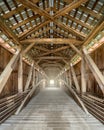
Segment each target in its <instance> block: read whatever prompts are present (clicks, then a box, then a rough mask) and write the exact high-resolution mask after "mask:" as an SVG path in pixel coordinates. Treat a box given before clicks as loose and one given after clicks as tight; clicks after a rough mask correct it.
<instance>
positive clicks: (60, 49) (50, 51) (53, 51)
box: [39, 46, 69, 57]
mask: <svg viewBox="0 0 104 130" xmlns="http://www.w3.org/2000/svg"><path fill="white" fill-rule="evenodd" d="M68 48H69V46H63V47H60V48H57V49H54V50H49V51H48V52H46V53H43V54H41V55H39V57H40V56H46V55H49V54H51V53H55V52H58V51H62V50H65V49H68Z"/></svg>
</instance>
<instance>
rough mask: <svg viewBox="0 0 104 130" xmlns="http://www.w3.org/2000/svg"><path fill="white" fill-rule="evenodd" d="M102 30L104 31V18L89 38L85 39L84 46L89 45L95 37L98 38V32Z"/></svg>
mask: <svg viewBox="0 0 104 130" xmlns="http://www.w3.org/2000/svg"><path fill="white" fill-rule="evenodd" d="M102 29H104V16H103V17H102V19H101V20H100V21H99V22H98V24H97V26H96V27H95V28H94V29H93V30H92V32H91V33H90V34H89V35H88V37H87V38H86V39H85V42H84V44H83V46H85V45H87V44H88V43H89V42H90V41H91V40H92V39H93V38H94V36H96V35H97V34H98V32H100V31H101V30H102Z"/></svg>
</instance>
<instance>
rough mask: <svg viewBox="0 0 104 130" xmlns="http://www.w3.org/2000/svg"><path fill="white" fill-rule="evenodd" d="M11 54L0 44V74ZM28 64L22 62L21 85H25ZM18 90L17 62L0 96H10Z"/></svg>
mask: <svg viewBox="0 0 104 130" xmlns="http://www.w3.org/2000/svg"><path fill="white" fill-rule="evenodd" d="M11 57H12V54H11V53H10V52H8V51H7V50H5V49H4V48H2V47H1V46H0V74H1V73H2V71H3V70H4V68H5V67H6V65H7V63H8V62H9V61H10V59H11ZM29 68H30V66H28V65H27V64H26V63H24V62H23V87H24V86H25V83H26V80H27V76H28V72H29ZM17 92H18V64H17V65H16V67H15V69H14V70H13V72H12V74H11V76H10V77H9V79H8V81H7V83H6V85H5V88H4V90H3V92H2V93H1V94H0V98H3V97H6V96H10V95H12V94H14V93H17Z"/></svg>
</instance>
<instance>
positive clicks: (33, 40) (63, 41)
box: [20, 38, 82, 44]
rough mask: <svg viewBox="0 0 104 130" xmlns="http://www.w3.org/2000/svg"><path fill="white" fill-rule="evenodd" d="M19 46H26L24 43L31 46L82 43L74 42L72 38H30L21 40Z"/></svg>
mask: <svg viewBox="0 0 104 130" xmlns="http://www.w3.org/2000/svg"><path fill="white" fill-rule="evenodd" d="M20 42H21V44H26V43H32V44H35V43H37V44H43V43H44V44H50V42H53V44H71V43H73V44H77V43H78V44H80V43H82V41H79V40H76V39H74V38H69V39H67V38H64V39H63V38H42V39H40V38H31V39H26V40H22V41H20Z"/></svg>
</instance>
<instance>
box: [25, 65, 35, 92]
mask: <svg viewBox="0 0 104 130" xmlns="http://www.w3.org/2000/svg"><path fill="white" fill-rule="evenodd" d="M33 68H34V63H33V64H32V66H31V67H30V70H29V73H28V77H27V81H26V85H25V90H27V89H29V85H30V82H31V78H32V72H33Z"/></svg>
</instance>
